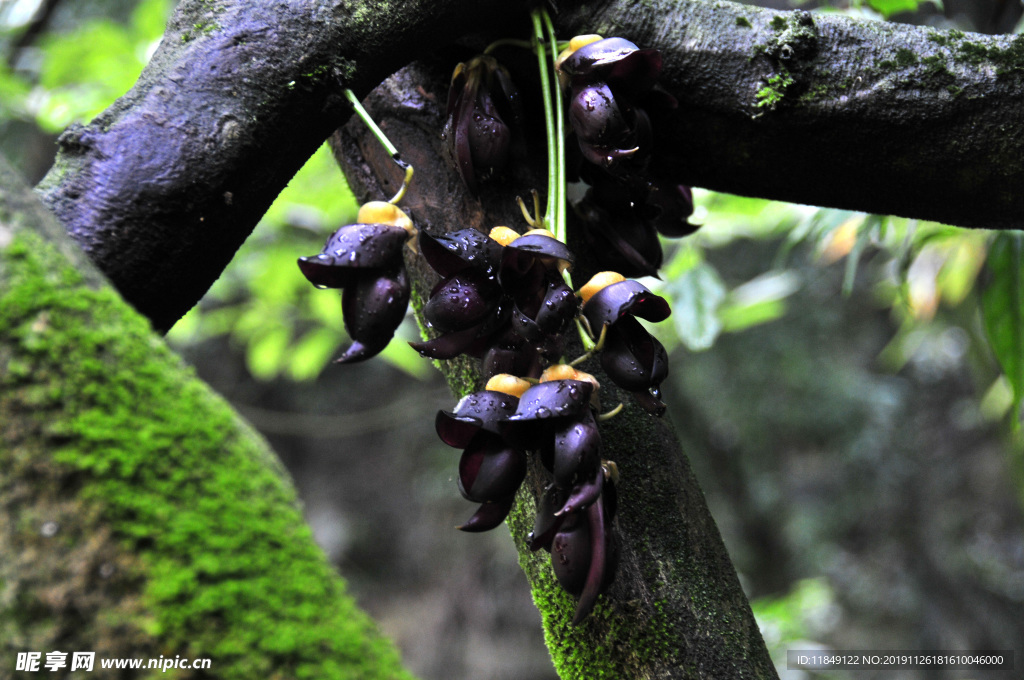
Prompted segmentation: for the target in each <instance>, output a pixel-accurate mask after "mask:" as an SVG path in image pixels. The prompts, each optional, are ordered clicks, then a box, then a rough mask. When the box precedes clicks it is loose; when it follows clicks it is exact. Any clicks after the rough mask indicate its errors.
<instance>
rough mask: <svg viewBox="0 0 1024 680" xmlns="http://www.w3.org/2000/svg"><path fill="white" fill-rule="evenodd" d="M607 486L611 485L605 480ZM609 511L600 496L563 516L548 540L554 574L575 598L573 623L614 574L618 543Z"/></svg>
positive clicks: (589, 609)
mask: <svg viewBox="0 0 1024 680" xmlns="http://www.w3.org/2000/svg"><path fill="white" fill-rule="evenodd" d="M608 487H609V488H612V487H613V485H612V484H610V483H609V484H608ZM613 494H614V492H612V495H613ZM613 512H614V511H613V510H612V509H611V508H609V507H608V503H607V502H606V499H605V496H602V497H601V499H600V500H599V501H597V502H594V503H591V504H590V505H589V506H587V508H586V510H585V511H581V512H574V513H572V514H570V515H568V516H565V517H566V519H565V520H564V521H563V522H562V523H561V524H560V525H559V526H558V528H557V530H556V532H555V533H554V536H553V537H552V539H551V545H550V549H551V566H552V567H553V569H554V571H555V577H556V578H557V579H558V582H559V584H560V585H561V586H562V587H563V588H564V589H565V590H566V591H567V592H568V593H570V594H572V595H576V596H578V597H579V602H578V603H577V604H576V611H575V613H574V614H573V623H579V622H580V621H582V620H583V619H584V618H586V616H587V615H588V614H589V613H590V612H591V610H592V609H593V608H594V603H595V602H596V601H597V596H598V595H599V594H600V593H601V592H602V591H603V590H606V589H607V588H608V586H609V585H611V583H612V580H613V579H614V577H615V570H616V567H617V565H618V545H617V542H616V541H615V538H614V535H613V531H612V524H611V523H612V513H613Z"/></svg>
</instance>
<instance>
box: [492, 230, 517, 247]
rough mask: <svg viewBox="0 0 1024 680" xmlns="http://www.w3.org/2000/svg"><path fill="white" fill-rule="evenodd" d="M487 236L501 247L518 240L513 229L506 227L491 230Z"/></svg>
mask: <svg viewBox="0 0 1024 680" xmlns="http://www.w3.org/2000/svg"><path fill="white" fill-rule="evenodd" d="M489 236H490V237H491V238H492V239H494V240H495V241H497V242H498V243H500V244H501V245H503V246H507V245H508V244H509V243H512V241H515V240H516V239H517V238H519V232H517V231H516V230H514V229H509V228H508V227H495V228H494V229H491V233H490V234H489Z"/></svg>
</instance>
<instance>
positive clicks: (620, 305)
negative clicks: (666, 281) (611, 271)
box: [583, 279, 672, 332]
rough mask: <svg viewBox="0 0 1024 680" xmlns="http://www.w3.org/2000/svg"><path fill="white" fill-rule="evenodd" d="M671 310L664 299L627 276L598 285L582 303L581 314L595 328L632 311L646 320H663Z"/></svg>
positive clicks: (613, 321)
mask: <svg viewBox="0 0 1024 680" xmlns="http://www.w3.org/2000/svg"><path fill="white" fill-rule="evenodd" d="M671 313H672V309H671V308H670V307H669V304H668V301H666V300H665V298H663V297H661V296H660V295H655V294H654V293H652V292H651V291H650V290H648V288H647V287H646V286H645V285H643V284H642V283H640V282H639V281H633V280H632V279H627V280H626V281H619V282H618V283H613V284H612V285H610V286H606V287H605V288H602V289H601V290H599V291H598V292H597V293H595V294H594V296H593V297H591V298H590V299H589V300H587V303H586V304H585V305H583V314H584V315H585V316H586V317H587V321H589V322H590V327H591V328H593V329H594V331H595V332H597V331H598V330H599V329H600V328H601V327H602V326H604V325H605V324H612V323H615V322H616V321H618V320H619V319H621V318H623V317H625V316H627V315H633V316H638V317H640V318H641V319H647V320H648V321H664V320H665V319H667V318H668V317H669V314H671Z"/></svg>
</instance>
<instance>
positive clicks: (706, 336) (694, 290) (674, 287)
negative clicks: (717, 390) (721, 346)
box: [666, 262, 725, 351]
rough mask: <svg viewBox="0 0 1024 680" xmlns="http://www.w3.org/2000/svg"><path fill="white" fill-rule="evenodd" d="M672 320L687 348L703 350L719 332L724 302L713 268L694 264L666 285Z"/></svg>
mask: <svg viewBox="0 0 1024 680" xmlns="http://www.w3.org/2000/svg"><path fill="white" fill-rule="evenodd" d="M666 289H667V291H668V292H669V294H670V295H671V297H672V319H673V320H674V322H675V328H676V332H677V333H678V335H679V339H680V340H681V341H682V343H683V344H684V345H686V346H687V347H688V348H689V349H691V350H694V351H697V350H704V349H707V348H709V347H711V345H712V344H713V343H714V341H715V338H716V337H718V334H719V333H720V332H721V330H722V323H721V321H719V319H718V307H719V305H720V304H721V303H722V300H724V299H725V284H724V283H723V282H722V278H721V277H720V276H719V275H718V272H717V271H716V270H715V268H714V267H713V266H711V265H710V264H708V263H706V262H702V263H700V264H697V265H695V266H693V267H691V268H689V269H687V270H686V271H684V272H683V273H682V275H680V276H678V277H677V278H675V279H672V281H671V282H670V283H669V284H668V286H667V287H666Z"/></svg>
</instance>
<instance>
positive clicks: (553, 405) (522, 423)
mask: <svg viewBox="0 0 1024 680" xmlns="http://www.w3.org/2000/svg"><path fill="white" fill-rule="evenodd" d="M593 393H594V385H593V383H590V382H587V381H583V380H551V381H548V382H542V383H540V384H538V385H534V386H533V387H531V388H530V389H528V390H526V392H524V393H523V395H522V396H521V397H520V398H519V404H518V406H517V407H516V411H515V413H513V414H511V415H509V416H508V417H507V418H505V420H504V421H502V422H501V423H500V424H499V429H500V431H501V433H502V434H503V435H504V436H505V438H506V439H508V440H509V441H511V442H513V443H515V444H517V445H519V446H521V447H522V448H525V449H537V450H545V449H546V450H547V451H549V452H550V451H551V449H552V447H553V446H554V438H555V433H556V432H558V431H559V430H561V429H562V428H564V427H566V426H567V425H569V424H570V423H573V422H577V421H579V420H580V419H581V418H582V417H583V414H584V412H587V411H589V409H590V397H591V395H592V394H593ZM552 453H553V452H552Z"/></svg>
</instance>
